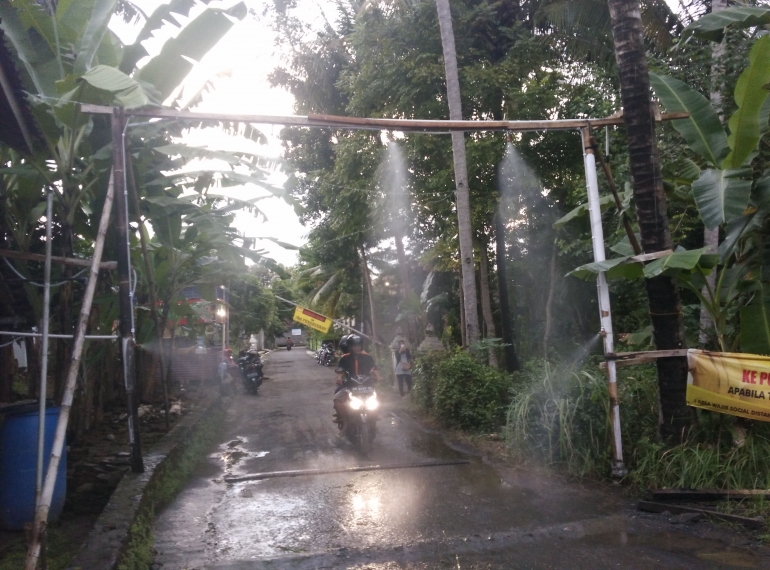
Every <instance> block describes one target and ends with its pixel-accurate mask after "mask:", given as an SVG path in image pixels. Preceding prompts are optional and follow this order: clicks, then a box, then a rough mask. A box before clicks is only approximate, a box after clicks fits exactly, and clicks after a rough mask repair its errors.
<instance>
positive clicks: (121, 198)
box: [112, 107, 144, 473]
mask: <svg viewBox="0 0 770 570" xmlns="http://www.w3.org/2000/svg"><path fill="white" fill-rule="evenodd" d="M124 127H125V117H124V115H123V109H122V108H121V107H115V108H114V109H113V111H112V164H113V167H112V168H113V172H114V176H115V181H114V183H115V233H116V234H117V244H118V246H117V250H118V255H117V257H118V306H119V308H120V327H119V330H120V348H121V353H122V357H123V379H124V381H125V386H126V406H127V408H128V410H127V411H128V439H129V444H130V454H131V456H130V463H131V471H133V472H134V473H143V472H144V462H143V461H142V445H141V440H140V437H139V414H138V409H137V400H136V362H135V360H134V329H133V324H134V323H133V303H132V302H131V295H132V292H131V257H130V251H129V241H128V192H127V188H126V177H125V173H126V171H125V156H124V151H125V149H124V141H123V133H124Z"/></svg>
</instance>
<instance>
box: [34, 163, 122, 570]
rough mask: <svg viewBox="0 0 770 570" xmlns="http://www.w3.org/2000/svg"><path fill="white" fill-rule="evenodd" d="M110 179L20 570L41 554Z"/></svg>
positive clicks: (100, 244)
mask: <svg viewBox="0 0 770 570" xmlns="http://www.w3.org/2000/svg"><path fill="white" fill-rule="evenodd" d="M114 179H115V173H114V171H113V173H112V174H111V175H110V182H109V184H108V185H107V196H106V197H105V200H104V209H103V210H102V217H101V219H100V220H99V230H98V232H97V234H96V242H95V243H94V256H93V258H92V259H91V270H90V272H89V275H88V284H87V285H86V291H85V295H84V296H83V304H82V306H81V307H80V316H79V317H78V325H77V329H75V342H74V344H73V347H72V359H71V360H70V365H69V370H68V371H67V377H66V382H65V385H64V394H63V395H62V402H61V411H60V412H59V421H58V422H57V424H56V435H55V436H54V440H53V449H52V450H51V460H50V461H49V463H48V470H47V471H46V474H45V481H44V482H43V491H42V493H41V495H40V503H39V505H38V507H37V510H36V512H35V522H34V524H33V525H32V538H31V540H30V542H29V548H28V549H27V558H26V561H25V563H24V570H35V567H36V566H37V562H38V560H39V558H40V554H41V549H42V539H43V536H44V535H45V530H46V524H47V522H48V511H49V510H50V509H51V499H52V497H53V490H54V486H55V484H56V475H57V473H58V471H59V462H60V461H61V456H62V450H63V449H64V440H65V437H66V435H67V424H68V422H69V416H70V410H71V408H72V399H73V397H74V395H75V386H76V384H77V379H78V370H79V369H80V357H81V355H82V354H83V344H84V342H85V336H86V328H87V327H88V318H89V316H90V315H91V305H92V303H93V300H94V293H95V292H96V283H97V281H98V279H99V262H100V261H101V259H102V252H103V250H104V237H105V235H106V234H107V227H108V226H109V223H110V214H111V213H112V202H113V199H114V196H115V184H114Z"/></svg>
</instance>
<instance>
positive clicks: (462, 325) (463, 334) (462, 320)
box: [458, 277, 475, 348]
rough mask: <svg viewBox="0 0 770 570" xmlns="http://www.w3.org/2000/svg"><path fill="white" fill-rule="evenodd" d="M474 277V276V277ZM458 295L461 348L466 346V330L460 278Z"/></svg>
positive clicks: (463, 297) (463, 296) (463, 298)
mask: <svg viewBox="0 0 770 570" xmlns="http://www.w3.org/2000/svg"><path fill="white" fill-rule="evenodd" d="M474 279H475V277H474ZM458 293H459V297H460V342H461V343H462V345H463V348H465V347H466V346H468V332H467V329H466V328H465V315H466V313H465V295H463V281H462V278H460V289H459V291H458Z"/></svg>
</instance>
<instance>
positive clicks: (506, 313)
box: [495, 184, 519, 372]
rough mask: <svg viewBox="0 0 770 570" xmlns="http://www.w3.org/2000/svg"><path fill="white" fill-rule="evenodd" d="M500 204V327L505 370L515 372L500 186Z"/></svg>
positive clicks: (497, 224)
mask: <svg viewBox="0 0 770 570" xmlns="http://www.w3.org/2000/svg"><path fill="white" fill-rule="evenodd" d="M498 193H499V194H500V204H498V206H497V211H496V212H495V246H496V257H497V295H498V297H499V299H500V326H501V327H502V329H503V344H504V345H505V346H504V348H503V353H504V354H505V369H506V370H507V371H508V372H515V371H516V370H518V369H519V359H518V358H517V356H516V348H515V347H514V345H513V317H512V316H511V309H510V306H509V302H508V271H507V263H506V259H507V257H508V256H507V251H506V247H505V223H504V221H503V212H502V207H501V204H502V192H501V190H500V185H499V184H498Z"/></svg>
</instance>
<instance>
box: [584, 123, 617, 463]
mask: <svg viewBox="0 0 770 570" xmlns="http://www.w3.org/2000/svg"><path fill="white" fill-rule="evenodd" d="M580 134H581V140H582V143H583V158H584V162H585V170H586V188H587V190H588V213H589V217H590V219H591V242H592V244H593V250H594V261H597V262H598V261H604V260H605V259H606V257H605V251H604V230H603V229H602V209H601V205H600V203H599V181H598V180H597V177H596V157H595V156H594V149H593V147H592V145H591V142H590V140H589V137H590V132H589V130H588V127H584V128H582V129H581V130H580ZM596 287H597V290H598V291H597V292H598V296H599V319H600V322H601V326H602V330H601V334H602V336H603V337H604V354H612V353H614V352H615V341H614V337H613V333H612V312H611V310H610V288H609V285H608V283H607V275H606V273H604V272H601V273H599V275H598V276H597V279H596ZM607 377H608V381H609V385H608V391H609V396H610V421H611V424H612V476H613V477H624V476H625V475H627V474H628V471H627V470H626V467H625V464H624V463H623V442H622V440H621V434H620V406H619V404H618V376H617V368H616V366H615V361H614V360H611V359H608V360H607Z"/></svg>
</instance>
